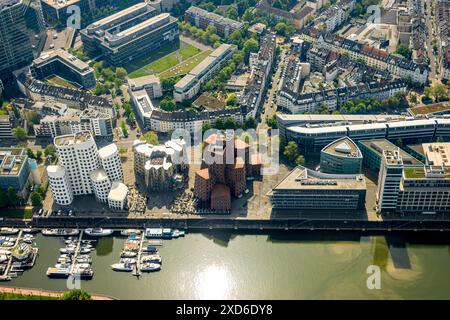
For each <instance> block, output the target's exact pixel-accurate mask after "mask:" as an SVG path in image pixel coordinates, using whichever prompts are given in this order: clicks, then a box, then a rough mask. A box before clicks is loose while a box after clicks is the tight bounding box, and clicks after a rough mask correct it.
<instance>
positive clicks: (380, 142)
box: [359, 139, 423, 165]
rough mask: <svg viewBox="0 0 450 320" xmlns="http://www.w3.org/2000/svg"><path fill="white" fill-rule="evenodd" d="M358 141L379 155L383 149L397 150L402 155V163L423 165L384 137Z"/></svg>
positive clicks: (381, 154)
mask: <svg viewBox="0 0 450 320" xmlns="http://www.w3.org/2000/svg"><path fill="white" fill-rule="evenodd" d="M359 143H361V144H363V145H364V146H366V147H367V148H369V149H370V150H372V151H373V152H375V153H376V154H377V155H379V156H380V157H382V156H383V152H384V151H389V152H395V151H399V152H400V153H399V154H400V156H401V157H402V160H403V164H404V165H423V163H422V162H420V161H419V160H417V159H416V158H414V157H413V156H411V155H410V154H409V153H407V152H406V151H404V150H403V149H400V148H399V147H397V146H396V145H395V144H393V143H392V142H390V141H389V140H386V139H373V140H362V141H359Z"/></svg>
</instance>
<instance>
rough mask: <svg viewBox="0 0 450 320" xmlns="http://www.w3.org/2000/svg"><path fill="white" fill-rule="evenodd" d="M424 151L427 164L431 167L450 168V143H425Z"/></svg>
mask: <svg viewBox="0 0 450 320" xmlns="http://www.w3.org/2000/svg"><path fill="white" fill-rule="evenodd" d="M423 150H424V152H425V156H426V158H427V164H428V165H431V166H445V167H448V166H450V143H445V142H442V143H440V142H436V143H424V144H423Z"/></svg>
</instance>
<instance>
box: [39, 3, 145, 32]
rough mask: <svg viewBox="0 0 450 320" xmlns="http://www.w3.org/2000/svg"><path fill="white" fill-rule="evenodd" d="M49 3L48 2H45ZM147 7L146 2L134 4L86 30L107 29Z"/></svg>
mask: <svg viewBox="0 0 450 320" xmlns="http://www.w3.org/2000/svg"><path fill="white" fill-rule="evenodd" d="M46 1H49V0H46ZM145 7H147V3H146V2H141V3H138V4H135V5H134V6H131V7H129V8H126V9H124V10H122V11H119V12H116V13H114V14H112V15H110V16H107V17H106V18H103V19H101V20H98V21H96V22H94V23H92V24H90V25H89V26H88V29H98V28H101V27H102V26H107V28H109V27H111V24H112V23H113V22H115V21H117V20H119V21H120V22H122V20H123V18H124V17H126V16H127V15H129V14H132V13H139V12H141V11H142V12H143V9H144V8H145Z"/></svg>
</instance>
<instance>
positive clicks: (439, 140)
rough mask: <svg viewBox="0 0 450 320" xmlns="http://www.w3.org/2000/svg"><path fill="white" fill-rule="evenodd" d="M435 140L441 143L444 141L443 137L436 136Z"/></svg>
mask: <svg viewBox="0 0 450 320" xmlns="http://www.w3.org/2000/svg"><path fill="white" fill-rule="evenodd" d="M436 142H439V143H442V142H444V138H442V137H438V138H437V139H436Z"/></svg>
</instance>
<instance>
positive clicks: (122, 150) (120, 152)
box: [119, 147, 128, 155]
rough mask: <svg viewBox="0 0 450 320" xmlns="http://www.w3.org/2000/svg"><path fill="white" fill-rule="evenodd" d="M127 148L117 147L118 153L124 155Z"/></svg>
mask: <svg viewBox="0 0 450 320" xmlns="http://www.w3.org/2000/svg"><path fill="white" fill-rule="evenodd" d="M127 151H128V149H127V148H125V147H120V148H119V154H120V155H124V154H125V153H127Z"/></svg>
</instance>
